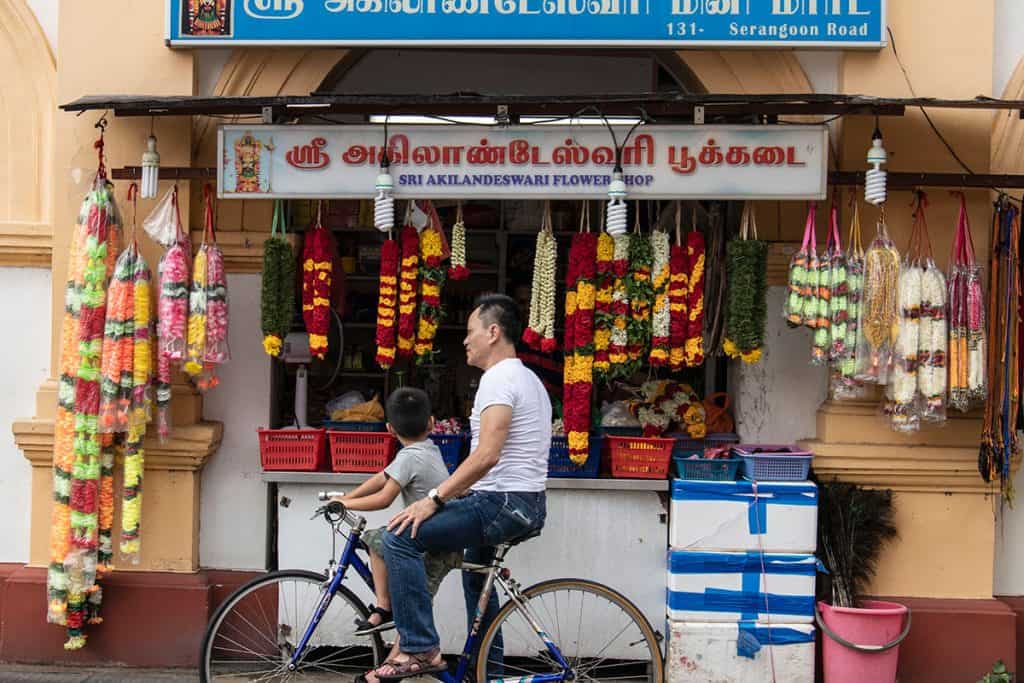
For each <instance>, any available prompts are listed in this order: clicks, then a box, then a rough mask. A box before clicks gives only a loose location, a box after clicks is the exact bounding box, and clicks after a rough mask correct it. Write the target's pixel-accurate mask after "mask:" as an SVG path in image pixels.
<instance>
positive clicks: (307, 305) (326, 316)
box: [302, 205, 334, 359]
mask: <svg viewBox="0 0 1024 683" xmlns="http://www.w3.org/2000/svg"><path fill="white" fill-rule="evenodd" d="M333 274H334V255H333V254H332V253H331V241H330V237H329V236H328V235H327V231H326V230H325V229H324V226H323V225H322V224H321V223H320V207H319V205H317V216H316V223H315V224H314V225H313V227H312V228H311V229H310V230H309V231H307V232H306V239H305V242H304V243H303V245H302V321H303V322H304V323H305V324H306V332H308V333H309V351H310V353H312V354H313V356H314V357H315V358H321V359H322V358H323V357H324V356H325V355H326V354H327V334H328V332H329V331H330V329H331V280H332V277H333Z"/></svg>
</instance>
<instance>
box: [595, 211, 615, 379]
mask: <svg viewBox="0 0 1024 683" xmlns="http://www.w3.org/2000/svg"><path fill="white" fill-rule="evenodd" d="M614 259H615V240H614V238H612V236H611V235H609V234H608V233H607V232H605V231H604V230H602V231H601V234H600V235H598V237H597V269H596V271H595V277H596V279H595V286H596V288H597V293H596V299H595V302H594V377H595V379H597V380H598V381H601V382H607V381H608V380H609V379H610V377H609V371H610V369H611V360H610V354H609V349H610V347H611V341H612V330H613V329H614V324H615V316H614V315H613V314H612V296H613V291H614V288H615V272H614Z"/></svg>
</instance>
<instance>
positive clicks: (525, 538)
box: [505, 529, 541, 548]
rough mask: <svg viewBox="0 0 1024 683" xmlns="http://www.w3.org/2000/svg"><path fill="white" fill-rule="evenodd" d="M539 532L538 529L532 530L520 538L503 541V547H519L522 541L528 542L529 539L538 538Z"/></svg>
mask: <svg viewBox="0 0 1024 683" xmlns="http://www.w3.org/2000/svg"><path fill="white" fill-rule="evenodd" d="M540 531H541V530H540V529H533V530H532V531H528V532H526V533H525V534H523V535H522V536H517V537H515V538H513V539H511V540H508V541H505V545H507V546H508V547H510V548H511V547H512V546H515V545H519V544H520V543H522V542H523V541H528V540H530V539H531V538H537V537H538V536H540Z"/></svg>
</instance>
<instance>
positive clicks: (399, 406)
mask: <svg viewBox="0 0 1024 683" xmlns="http://www.w3.org/2000/svg"><path fill="white" fill-rule="evenodd" d="M385 410H386V412H387V418H388V423H389V424H390V425H391V427H392V429H394V430H395V432H397V433H398V435H399V436H401V437H402V438H405V439H412V438H415V437H417V436H423V435H424V434H426V433H427V429H428V428H429V426H430V397H428V396H427V392H425V391H423V390H422V389H416V388H414V387H402V388H401V389H395V390H394V391H392V392H391V395H390V396H388V403H387V406H385Z"/></svg>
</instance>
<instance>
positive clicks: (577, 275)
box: [563, 232, 597, 465]
mask: <svg viewBox="0 0 1024 683" xmlns="http://www.w3.org/2000/svg"><path fill="white" fill-rule="evenodd" d="M596 261H597V236H596V235H594V234H593V233H590V232H581V233H576V234H575V235H573V239H572V244H571V245H570V249H569V263H570V266H569V270H570V272H571V273H572V275H573V282H572V287H571V291H572V292H573V294H572V301H570V300H569V297H570V295H569V294H568V293H567V295H566V311H567V312H568V311H569V310H570V307H571V311H572V317H571V319H570V318H569V317H568V316H567V317H566V336H567V338H569V332H568V328H569V327H570V326H572V328H573V331H572V333H571V341H572V345H571V346H569V345H568V344H567V345H566V347H565V352H566V356H567V360H566V370H565V385H564V388H563V406H564V407H563V412H564V420H565V431H566V436H567V437H568V444H569V458H570V459H571V460H572V461H573V462H574V463H576V464H577V465H582V464H583V463H585V462H586V461H587V457H588V456H589V455H590V450H589V443H590V442H589V440H590V422H591V417H590V407H591V395H592V392H593V381H594V376H593V371H594V306H595V303H596V299H597V290H596V287H595V284H594V276H595V274H596V265H597V264H596ZM570 352H571V356H572V359H571V362H570V361H569V360H568V356H569V355H570Z"/></svg>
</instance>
